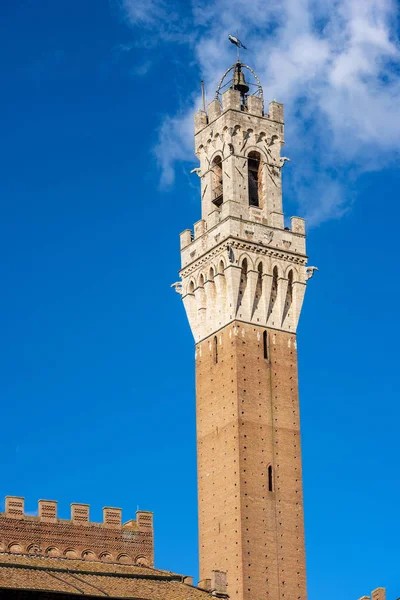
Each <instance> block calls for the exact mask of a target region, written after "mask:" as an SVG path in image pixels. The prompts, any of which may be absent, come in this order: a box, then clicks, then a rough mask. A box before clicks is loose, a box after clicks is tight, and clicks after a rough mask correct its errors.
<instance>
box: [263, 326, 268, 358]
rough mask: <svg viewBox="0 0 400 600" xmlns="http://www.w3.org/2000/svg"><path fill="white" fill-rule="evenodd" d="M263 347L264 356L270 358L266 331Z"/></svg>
mask: <svg viewBox="0 0 400 600" xmlns="http://www.w3.org/2000/svg"><path fill="white" fill-rule="evenodd" d="M263 349H264V358H268V334H267V332H266V331H264V333H263Z"/></svg>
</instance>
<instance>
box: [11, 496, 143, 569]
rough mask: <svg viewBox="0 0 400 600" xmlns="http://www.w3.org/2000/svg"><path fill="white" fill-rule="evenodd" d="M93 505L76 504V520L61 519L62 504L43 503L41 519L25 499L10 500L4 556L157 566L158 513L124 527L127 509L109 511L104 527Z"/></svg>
mask: <svg viewBox="0 0 400 600" xmlns="http://www.w3.org/2000/svg"><path fill="white" fill-rule="evenodd" d="M89 511H90V506H89V505H88V504H78V503H73V504H71V518H70V519H60V518H58V515H57V502H56V501H54V500H39V502H38V515H37V516H30V515H27V514H25V511H24V498H22V497H18V496H7V497H6V499H5V512H3V513H0V552H10V553H13V554H28V555H38V556H49V557H64V558H71V559H83V560H101V561H104V562H114V563H122V564H141V565H147V566H152V565H153V562H154V548H153V545H154V544H153V514H152V513H151V512H147V511H136V519H135V520H130V521H127V522H126V523H122V510H121V509H120V508H114V507H108V506H106V507H104V508H103V521H102V523H94V522H91V521H90V519H89Z"/></svg>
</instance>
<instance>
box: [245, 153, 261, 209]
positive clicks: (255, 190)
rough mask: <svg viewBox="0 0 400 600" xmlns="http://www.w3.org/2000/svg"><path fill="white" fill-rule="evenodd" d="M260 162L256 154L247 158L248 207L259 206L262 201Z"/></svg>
mask: <svg viewBox="0 0 400 600" xmlns="http://www.w3.org/2000/svg"><path fill="white" fill-rule="evenodd" d="M261 168H262V161H261V155H260V154H259V153H258V152H250V153H249V156H248V179H249V206H260V202H261V200H262V177H261Z"/></svg>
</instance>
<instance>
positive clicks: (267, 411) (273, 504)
mask: <svg viewBox="0 0 400 600" xmlns="http://www.w3.org/2000/svg"><path fill="white" fill-rule="evenodd" d="M264 331H266V329H265V328H262V327H258V326H254V325H249V324H244V323H241V322H234V323H233V324H231V325H229V326H227V327H225V328H224V329H222V330H221V331H220V332H218V333H217V342H218V344H217V348H218V353H217V354H218V357H217V360H218V362H216V351H215V336H214V335H213V336H211V337H210V338H208V339H206V340H205V341H203V342H200V343H199V344H198V345H197V347H196V393H197V452H198V497H199V545H200V577H201V578H202V579H203V578H207V577H210V574H211V571H212V570H213V569H222V570H223V571H226V572H227V582H228V589H227V591H228V594H229V595H230V598H231V599H232V600H254V598H257V600H264V599H265V600H267V599H268V600H306V576H305V548H304V525H303V498H302V475H301V451H300V421H299V400H298V381H297V352H296V335H295V334H291V333H285V332H281V331H275V330H267V354H268V357H267V358H264V343H263V333H264ZM269 467H271V469H272V471H271V475H270V476H269V472H268V468H269ZM271 480H272V481H271ZM271 483H272V491H271V490H270V486H271Z"/></svg>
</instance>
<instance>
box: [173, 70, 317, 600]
mask: <svg viewBox="0 0 400 600" xmlns="http://www.w3.org/2000/svg"><path fill="white" fill-rule="evenodd" d="M245 72H246V74H247V73H249V77H252V78H254V81H255V83H254V84H253V85H254V89H255V93H254V94H249V90H250V87H249V84H248V83H247V82H246V79H245ZM283 143H284V125H283V105H282V104H279V103H278V102H275V101H273V102H271V103H270V104H269V108H268V114H267V113H266V112H264V103H263V92H262V88H261V85H260V82H259V80H258V78H257V76H256V74H255V73H254V71H253V70H252V69H250V68H249V67H247V66H246V65H244V64H242V63H241V62H237V63H236V64H235V65H233V66H232V67H231V68H230V69H228V71H226V73H225V74H224V76H223V78H222V79H221V82H220V84H219V86H218V90H217V93H216V96H215V99H214V100H213V101H212V102H211V103H210V104H209V106H208V111H205V110H200V111H199V112H198V113H197V114H196V116H195V152H196V156H197V157H198V159H199V161H200V167H199V169H196V172H197V174H198V175H199V177H200V179H201V212H202V218H201V220H200V221H198V222H197V223H196V224H195V225H194V233H193V234H192V232H191V231H190V230H186V231H184V232H183V233H182V234H181V256H182V269H181V271H180V275H181V279H182V285H181V288H179V290H178V291H179V292H180V293H181V294H182V299H183V303H184V306H185V309H186V313H187V316H188V319H189V323H190V327H191V329H192V332H193V336H194V339H195V344H196V405H197V459H198V499H199V537H200V539H199V550H200V577H201V579H208V578H211V573H212V571H213V570H218V569H219V570H223V571H226V572H227V581H228V593H229V596H230V598H231V599H232V600H306V574H305V549H304V528H303V498H302V475H301V451H300V421H299V398H298V383H297V344H296V328H297V322H298V319H299V316H300V311H301V307H302V303H303V297H304V292H305V287H306V281H307V279H308V278H309V275H310V271H309V270H307V267H306V261H307V257H306V253H305V229H304V220H303V219H301V218H298V217H292V219H291V227H290V228H289V227H285V225H284V216H283V212H282V168H283V166H284V163H285V161H286V160H288V159H286V158H285V157H282V156H281V150H282V146H283ZM311 273H312V271H311Z"/></svg>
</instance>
